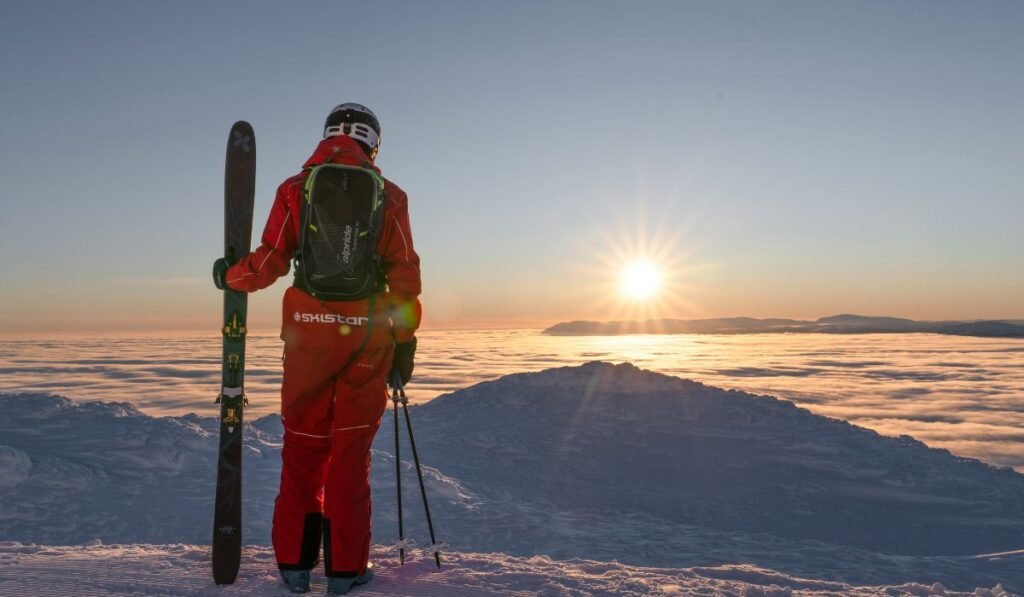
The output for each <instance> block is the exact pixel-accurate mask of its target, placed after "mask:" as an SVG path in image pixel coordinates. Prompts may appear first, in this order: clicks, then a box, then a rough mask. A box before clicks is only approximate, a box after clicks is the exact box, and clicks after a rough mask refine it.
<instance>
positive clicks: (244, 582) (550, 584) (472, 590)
mask: <svg viewBox="0 0 1024 597" xmlns="http://www.w3.org/2000/svg"><path fill="white" fill-rule="evenodd" d="M371 559H372V560H373V561H374V562H375V565H376V576H375V578H374V580H373V581H372V582H371V583H369V584H367V585H365V586H364V587H361V588H359V589H358V590H357V591H354V592H353V593H352V594H353V595H360V596H364V595H365V596H368V597H369V596H372V595H394V596H399V595H410V596H411V595H415V596H421V597H434V596H438V597H440V596H444V597H447V596H451V597H462V596H466V597H477V596H479V595H499V594H500V595H511V596H517V595H518V596H532V595H552V596H553V595H566V596H584V595H624V596H629V595H636V596H641V595H732V596H738V597H789V596H799V595H839V594H842V595H891V596H901V595H907V596H929V595H938V596H945V597H954V596H961V595H963V596H966V595H973V596H977V597H1009V595H1010V593H1008V592H1007V591H1006V590H1005V589H1004V588H1003V587H1002V586H1000V585H996V586H995V587H992V588H991V589H976V590H973V591H970V592H958V591H951V590H948V589H946V588H945V587H944V586H943V585H941V584H940V583H934V584H932V585H922V584H917V583H909V584H902V585H889V586H860V587H857V586H852V585H849V584H846V583H840V582H829V581H820V580H813V579H806V578H798V577H793V576H787V575H783V574H779V573H775V572H772V571H770V570H764V569H760V568H757V567H755V566H749V565H730V566H717V567H705V568H680V569H671V568H644V567H638V566H628V565H625V564H621V563H618V562H598V561H593V560H582V559H574V560H566V561H558V560H552V559H551V558H547V557H544V556H534V557H529V558H526V557H513V556H508V555H504V554H500V553H460V552H456V553H449V554H446V555H445V559H444V562H443V564H442V567H441V569H440V570H438V569H437V568H436V567H435V566H434V562H433V560H432V559H430V558H429V557H427V556H423V557H418V558H417V557H413V558H411V559H409V560H407V562H406V565H405V566H399V563H398V558H397V556H396V555H394V554H393V553H392V552H389V551H386V550H385V549H384V548H381V547H375V548H374V549H373V551H372V553H371ZM325 588H326V583H325V581H324V579H323V577H322V576H320V575H316V574H314V577H313V587H312V591H311V594H323V593H324V591H325ZM39 594H53V595H61V594H68V595H81V596H83V597H89V596H94V595H269V594H287V591H286V589H285V588H284V585H283V584H282V583H281V582H280V580H279V579H278V577H277V574H276V568H275V564H274V555H273V552H272V550H271V549H269V548H267V547H255V546H250V547H246V548H245V550H244V551H243V554H242V566H241V570H240V573H239V577H238V580H237V581H236V582H235V584H233V585H230V586H225V587H217V586H215V585H213V583H212V581H211V579H210V571H209V552H208V550H207V548H206V547H204V546H196V545H181V544H176V545H101V544H93V545H89V546H76V547H52V546H38V545H23V544H20V543H12V542H6V543H0V595H5V596H11V597H15V596H20V595H39Z"/></svg>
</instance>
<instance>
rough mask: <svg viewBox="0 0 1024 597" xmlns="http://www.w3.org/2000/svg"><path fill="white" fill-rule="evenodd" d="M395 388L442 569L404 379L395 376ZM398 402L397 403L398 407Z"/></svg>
mask: <svg viewBox="0 0 1024 597" xmlns="http://www.w3.org/2000/svg"><path fill="white" fill-rule="evenodd" d="M394 383H395V387H397V389H398V394H399V400H400V402H401V403H402V412H404V413H405V425H406V427H407V428H408V429H409V446H411V447H412V458H413V460H414V461H415V462H416V476H417V477H418V478H419V482H420V495H421V496H423V511H424V512H426V514H427V528H428V529H429V530H430V547H431V549H432V550H433V551H434V562H436V563H437V567H438V568H440V567H441V550H440V548H439V547H438V545H437V539H436V538H435V537H434V523H433V521H432V520H431V518H430V505H429V504H428V503H427V489H426V487H424V485H423V470H422V469H421V468H420V455H419V452H417V451H416V438H415V437H414V436H413V434H412V418H411V417H409V399H408V398H406V397H405V387H404V386H403V385H402V378H401V376H399V375H395V380H394ZM397 404H398V403H397V402H396V403H395V405H396V407H397Z"/></svg>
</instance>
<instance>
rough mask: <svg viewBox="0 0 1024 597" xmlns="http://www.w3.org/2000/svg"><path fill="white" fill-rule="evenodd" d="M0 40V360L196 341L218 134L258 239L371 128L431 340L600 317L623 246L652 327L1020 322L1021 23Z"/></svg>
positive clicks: (476, 18)
mask: <svg viewBox="0 0 1024 597" xmlns="http://www.w3.org/2000/svg"><path fill="white" fill-rule="evenodd" d="M0 17H2V18H0V81H3V84H2V86H0V104H2V106H3V112H2V116H0V181H2V187H0V189H2V191H0V198H2V201H3V210H4V218H3V222H4V234H3V235H2V237H0V249H2V252H3V255H4V256H5V259H3V262H2V264H0V302H2V304H3V307H2V310H0V331H27V332H32V331H53V330H76V331H89V330H120V329H164V328H192V329H200V328H203V327H204V326H207V325H209V324H212V325H216V321H217V319H218V316H219V314H218V305H219V297H218V295H217V293H216V291H215V290H213V289H212V288H211V286H210V285H209V284H208V278H209V275H208V270H209V264H210V262H211V261H212V260H213V259H214V258H215V257H216V256H217V254H218V251H219V250H220V247H221V242H222V241H221V226H222V224H221V217H222V213H221V200H222V199H221V197H222V195H221V194H222V187H223V181H222V176H223V152H224V143H225V138H226V134H227V131H228V128H229V127H230V125H231V123H232V122H233V121H235V120H238V119H246V120H249V121H250V122H252V123H253V125H254V127H255V129H256V135H257V140H258V166H257V169H258V173H257V199H256V214H257V215H256V223H255V228H256V230H255V233H254V236H257V237H258V234H259V231H260V229H261V228H262V224H263V220H264V218H265V215H266V212H267V211H268V209H269V206H270V202H271V200H272V198H273V192H274V189H275V188H276V186H277V184H278V183H279V182H280V181H281V180H283V179H284V178H286V177H287V176H290V175H291V174H293V173H294V172H296V171H297V168H298V167H299V166H300V164H301V163H302V161H303V160H304V159H305V158H306V157H307V156H308V154H309V153H310V151H311V150H312V148H313V147H314V146H315V143H316V141H317V139H318V137H319V133H320V131H321V125H322V121H323V118H324V116H325V115H326V113H327V111H329V109H330V108H331V107H332V106H334V105H335V104H337V103H341V102H343V101H359V102H363V103H365V104H367V105H369V106H370V107H372V108H373V109H374V110H375V111H376V112H377V113H378V116H380V118H381V121H382V126H383V146H382V149H381V154H380V159H379V162H378V163H379V165H380V166H381V167H382V168H383V169H384V172H385V174H386V175H388V176H389V177H391V178H393V179H394V180H395V181H397V182H398V183H399V184H400V185H401V186H403V188H405V189H406V191H407V192H408V193H409V195H410V201H411V214H412V219H413V228H414V232H415V236H416V242H417V245H418V248H419V250H420V253H421V255H422V258H423V262H424V275H425V289H426V290H425V294H424V302H425V306H426V308H427V319H426V323H427V325H430V326H435V327H447V326H484V325H488V326H489V325H501V326H509V325H541V324H543V323H549V322H554V321H558V320H564V319H580V318H599V319H606V318H613V317H616V316H617V315H621V314H622V313H623V310H622V309H623V308H622V306H621V305H619V304H618V302H617V301H615V300H613V297H611V296H607V295H608V293H613V292H614V290H613V289H612V288H613V286H614V284H613V283H612V281H613V280H614V278H615V276H616V275H617V271H618V269H620V268H621V266H622V265H623V264H622V263H620V261H624V260H625V261H628V260H629V259H631V258H633V257H641V256H642V255H640V254H639V253H642V252H644V251H642V250H641V249H642V248H643V247H644V246H647V248H648V249H649V251H648V252H654V253H658V254H660V255H662V257H660V259H661V260H662V261H663V262H664V263H662V264H661V265H662V266H663V267H665V268H666V269H674V270H676V275H674V276H673V277H671V278H670V279H669V280H668V281H667V285H666V288H665V289H664V291H663V295H664V296H662V297H660V300H661V303H660V307H658V308H657V309H653V308H652V309H651V310H649V311H647V312H650V313H657V314H659V315H665V316H678V317H713V316H729V315H753V316H797V317H817V316H821V315H828V314H832V313H837V312H844V311H854V312H863V313H877V314H882V313H884V314H891V315H903V316H910V317H919V318H975V317H977V318H981V317H1024V311H1022V310H1021V307H1020V305H1021V301H1020V299H1021V296H1024V294H1022V293H1024V268H1021V267H1020V265H1021V262H1022V259H1024V241H1022V240H1021V237H1020V229H1019V227H1020V223H1021V222H1022V221H1024V201H1022V197H1024V192H1022V191H1024V182H1022V178H1021V176H1020V174H1019V171H1020V164H1021V163H1024V77H1022V74H1021V68H1020V65H1021V64H1024V41H1022V36H1021V35H1020V31H1022V30H1024V5H1021V4H1019V3H1015V2H977V3H962V2H924V1H921V2H899V3H884V2H827V3H823V2H772V3H765V2H641V3H627V2H568V1H566V2H554V3H540V2H516V3H498V2H428V3H413V2H408V3H399V2H375V3H353V2H332V3H320V2H296V3H283V2H279V3H268V2H216V3H200V2H177V3H171V2H94V3H72V2H67V3H52V2H31V3H30V2H6V3H4V5H3V7H2V8H0ZM644 239H647V240H646V241H645V240H644ZM669 262H671V267H670V263H669ZM286 283H287V282H286V281H285V282H282V283H280V284H281V285H279V286H275V287H274V288H275V289H272V290H268V291H264V292H262V293H260V294H258V295H256V296H255V297H254V298H253V301H252V312H253V315H252V317H251V320H252V324H253V327H255V328H257V329H259V328H264V329H273V328H274V327H275V326H276V325H277V323H278V315H277V310H278V301H279V298H280V290H281V288H282V286H283V285H284V284H286Z"/></svg>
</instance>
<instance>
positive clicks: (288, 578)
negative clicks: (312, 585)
mask: <svg viewBox="0 0 1024 597" xmlns="http://www.w3.org/2000/svg"><path fill="white" fill-rule="evenodd" d="M279 572H280V573H281V580H283V581H284V584H286V585H288V590H289V591H291V592H292V593H308V592H309V570H279Z"/></svg>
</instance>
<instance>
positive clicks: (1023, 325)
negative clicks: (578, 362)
mask: <svg viewBox="0 0 1024 597" xmlns="http://www.w3.org/2000/svg"><path fill="white" fill-rule="evenodd" d="M543 333H545V334H550V335H552V336H619V335H626V334H782V333H788V334H908V333H926V334H947V335H951V336H978V337H982V338H1024V321H1003V320H990V321H915V320H913V319H901V318H899V317H866V316H863V315H833V316H831V317H822V318H820V319H816V320H814V321H804V320H800V319H755V318H753V317H724V318H718V319H648V320H646V321H568V322H563V323H558V324H555V325H553V326H551V327H549V328H547V329H546V330H544V332H543Z"/></svg>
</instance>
